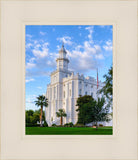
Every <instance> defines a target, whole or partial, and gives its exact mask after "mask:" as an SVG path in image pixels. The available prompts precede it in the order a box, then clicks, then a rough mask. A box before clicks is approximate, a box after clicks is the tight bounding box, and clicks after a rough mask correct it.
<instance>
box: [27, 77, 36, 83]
mask: <svg viewBox="0 0 138 160" xmlns="http://www.w3.org/2000/svg"><path fill="white" fill-rule="evenodd" d="M32 81H35V80H34V79H33V78H30V79H26V80H25V82H26V83H28V82H32Z"/></svg>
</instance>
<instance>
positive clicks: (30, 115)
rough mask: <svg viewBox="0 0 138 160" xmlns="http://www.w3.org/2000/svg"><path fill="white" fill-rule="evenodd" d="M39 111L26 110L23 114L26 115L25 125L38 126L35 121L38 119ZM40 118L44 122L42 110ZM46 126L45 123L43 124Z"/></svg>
mask: <svg viewBox="0 0 138 160" xmlns="http://www.w3.org/2000/svg"><path fill="white" fill-rule="evenodd" d="M40 113H41V110H40V109H39V110H35V111H33V110H26V112H25V116H26V118H25V119H26V126H38V124H37V122H39V121H40ZM42 120H43V121H44V123H46V122H45V113H44V111H43V115H42ZM45 126H47V124H46V125H45Z"/></svg>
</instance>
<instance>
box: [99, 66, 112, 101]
mask: <svg viewBox="0 0 138 160" xmlns="http://www.w3.org/2000/svg"><path fill="white" fill-rule="evenodd" d="M103 77H104V78H105V82H104V83H105V85H104V87H103V88H102V89H101V90H100V93H103V94H104V95H105V96H106V98H107V99H108V100H109V101H110V102H112V95H113V67H111V68H110V69H109V70H108V73H107V74H105V75H104V76H103Z"/></svg>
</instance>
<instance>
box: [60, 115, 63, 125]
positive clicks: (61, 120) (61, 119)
mask: <svg viewBox="0 0 138 160" xmlns="http://www.w3.org/2000/svg"><path fill="white" fill-rule="evenodd" d="M62 122H63V117H62V116H61V118H60V125H61V126H62Z"/></svg>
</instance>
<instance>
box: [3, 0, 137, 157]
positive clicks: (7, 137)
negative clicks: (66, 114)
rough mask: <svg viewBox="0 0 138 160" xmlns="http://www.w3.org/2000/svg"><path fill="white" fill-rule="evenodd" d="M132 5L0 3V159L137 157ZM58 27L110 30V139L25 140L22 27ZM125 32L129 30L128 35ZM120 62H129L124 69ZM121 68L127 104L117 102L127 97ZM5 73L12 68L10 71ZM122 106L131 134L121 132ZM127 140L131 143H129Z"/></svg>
mask: <svg viewBox="0 0 138 160" xmlns="http://www.w3.org/2000/svg"><path fill="white" fill-rule="evenodd" d="M135 5H136V1H135V0H133V1H132V0H131V1H129V0H127V1H103V0H101V1H99V0H98V1H94V0H86V1H83V0H78V1H76V0H75V1H69V0H65V1H62V0H58V1H53V0H52V1H50V0H49V1H48V0H42V1H37V0H34V1H32V0H30V1H20V0H18V1H17V0H15V1H12V0H11V1H8V0H4V1H1V9H2V11H1V13H2V14H1V31H2V32H1V33H2V34H1V64H2V66H1V158H2V159H7V160H8V159H136V158H137V148H136V147H137V136H136V130H137V128H136V126H137V121H136V120H137V119H136V111H137V87H136V86H137V77H136V74H137V68H136V67H137V54H136V52H137V51H136V49H137V48H136V42H135V40H136V36H135V34H134V33H136V26H135V25H136V17H137V16H136V6H135ZM109 7H110V8H109ZM50 9H51V10H53V12H51V11H50ZM75 9H76V10H75ZM69 10H72V12H69ZM97 10H100V12H97ZM80 11H82V13H81V12H80ZM128 11H129V14H128ZM77 12H79V14H77ZM118 12H119V13H120V14H118ZM48 13H50V14H51V15H50V14H48ZM73 13H74V15H75V17H74V15H73ZM94 13H95V14H94ZM101 13H102V14H101ZM109 13H110V14H109ZM130 21H131V23H130ZM123 23H125V24H127V25H128V26H126V28H124V30H125V29H126V30H125V31H123V30H122V26H123V25H124V24H123ZM59 24H60V25H61V24H63V25H75V24H76V25H77V24H78V25H79V24H80V25H113V69H114V70H113V74H114V76H113V78H114V79H113V83H114V86H113V87H114V88H113V96H114V97H113V100H114V102H113V115H114V116H113V135H88V136H83V135H73V136H71V135H42V136H41V135H37V136H31V135H25V127H24V126H25V25H59ZM131 24H132V25H131ZM127 29H128V30H129V29H132V30H131V33H130V32H128V30H127ZM12 31H13V32H12ZM125 34H126V35H125ZM14 36H15V37H16V38H15V37H14ZM123 36H126V37H125V38H124V37H123ZM129 37H131V39H132V41H130V45H129V46H126V48H127V49H124V47H125V46H124V45H123V44H128V42H129V40H128V38H129ZM12 40H13V41H12ZM122 40H124V41H123V42H122ZM127 50H129V51H132V53H133V54H131V53H128V52H127ZM121 51H126V55H125V56H126V57H125V60H124V59H123V57H122V56H121V54H122V53H121ZM125 61H127V62H129V61H130V63H128V66H126V63H125ZM132 62H133V63H132ZM7 64H8V65H7ZM123 64H124V66H126V67H127V68H125V69H126V70H127V72H128V73H129V74H130V75H131V77H128V79H126V81H125V82H124V83H125V85H124V86H125V87H126V85H127V84H129V83H128V82H130V83H131V85H132V86H131V87H129V86H128V91H129V92H130V95H129V98H130V99H126V101H124V100H122V99H124V98H125V97H128V96H127V94H128V92H123V89H124V90H125V89H126V88H125V87H124V86H123V87H122V86H120V84H123V83H122V80H124V77H125V78H127V77H126V74H125V73H124V72H125V70H124V68H123ZM9 67H10V68H9ZM10 69H14V70H13V72H11V70H10ZM16 86H17V87H16ZM12 92H13V95H12ZM122 93H124V94H125V95H124V94H122ZM132 93H133V94H134V95H132ZM14 96H15V99H14V100H13V98H14ZM7 98H8V100H7ZM130 101H132V106H133V107H132V108H129V106H130ZM9 102H10V103H9ZM122 102H123V103H122ZM121 104H125V106H126V113H127V114H128V115H129V116H130V117H129V119H126V123H127V124H131V123H132V122H133V124H131V128H132V130H133V132H130V131H128V132H126V127H125V126H124V125H125V122H124V117H123V115H124V114H125V113H123V109H125V108H124V107H122V106H121ZM130 107H131V106H130ZM124 112H125V111H124ZM11 115H12V116H11ZM10 122H11V123H10ZM130 122H131V123H130ZM13 124H14V125H13ZM130 137H131V140H129V138H130ZM38 146H40V147H38ZM83 146H84V147H83ZM86 146H87V147H86ZM36 148H37V149H36ZM90 148H91V149H90Z"/></svg>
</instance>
